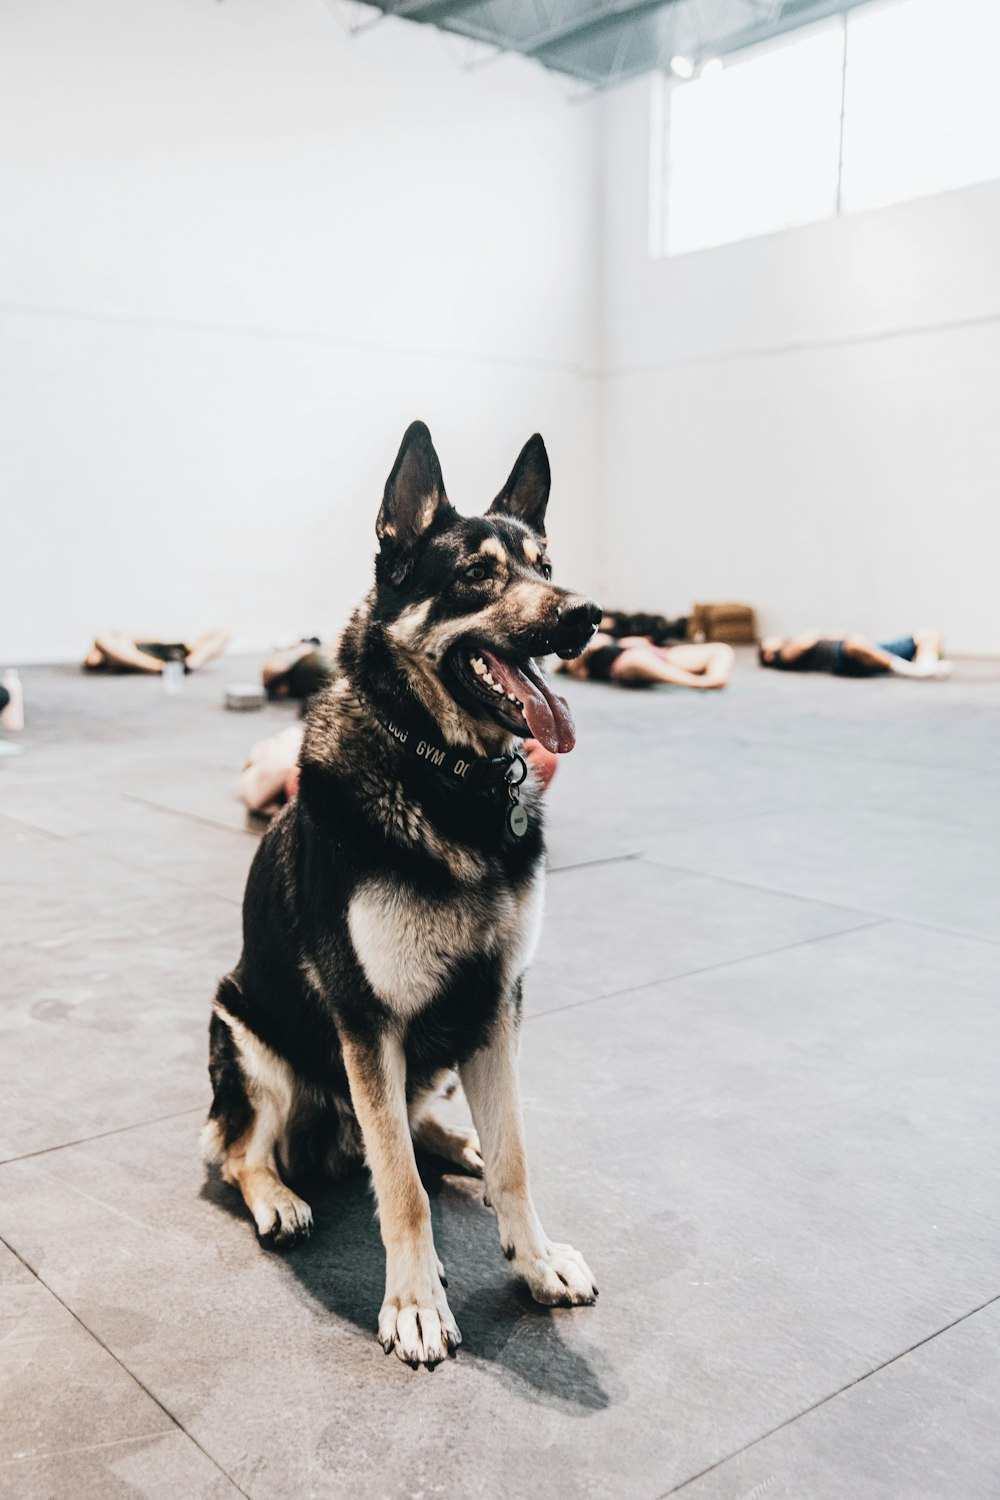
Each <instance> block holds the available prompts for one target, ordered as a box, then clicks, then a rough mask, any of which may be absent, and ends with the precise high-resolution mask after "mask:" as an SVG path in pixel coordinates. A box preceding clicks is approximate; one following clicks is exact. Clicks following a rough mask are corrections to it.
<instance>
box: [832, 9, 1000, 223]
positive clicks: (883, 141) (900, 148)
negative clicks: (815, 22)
mask: <svg viewBox="0 0 1000 1500" xmlns="http://www.w3.org/2000/svg"><path fill="white" fill-rule="evenodd" d="M847 24H848V31H847V89H846V95H845V108H844V164H843V179H842V184H841V207H842V209H843V211H844V212H852V211H854V210H856V209H865V208H880V207H882V206H883V205H885V204H887V203H898V202H899V201H900V200H902V199H906V198H920V197H923V196H925V195H926V194H930V193H941V192H946V191H948V190H949V189H951V188H959V187H967V186H968V185H969V184H970V183H974V182H984V181H987V180H989V179H990V178H995V177H1000V4H998V3H997V0H948V4H947V5H942V4H941V3H940V0H900V3H897V4H892V5H886V6H874V7H872V8H871V9H868V8H867V7H866V8H863V9H861V10H856V11H852V12H851V13H850V14H849V16H848V23H847Z"/></svg>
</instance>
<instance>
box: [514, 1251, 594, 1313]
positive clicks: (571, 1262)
mask: <svg viewBox="0 0 1000 1500" xmlns="http://www.w3.org/2000/svg"><path fill="white" fill-rule="evenodd" d="M511 1265H512V1269H513V1271H514V1272H515V1274H516V1275H518V1276H520V1277H522V1278H523V1280H524V1281H526V1282H527V1283H528V1290H529V1291H530V1293H531V1295H532V1296H533V1297H534V1299H535V1301H536V1302H541V1303H543V1304H544V1305H545V1306H546V1307H577V1306H579V1305H581V1304H583V1303H589V1302H594V1301H595V1300H596V1298H597V1287H596V1285H595V1284H594V1277H593V1274H592V1272H591V1270H590V1267H589V1266H588V1265H587V1262H586V1261H585V1260H584V1258H583V1256H582V1255H581V1254H580V1252H579V1250H574V1249H573V1246H572V1245H553V1244H552V1243H551V1242H549V1241H546V1242H545V1244H544V1245H543V1246H542V1248H541V1249H540V1250H536V1251H532V1252H529V1253H528V1254H526V1255H521V1254H519V1253H518V1252H517V1251H516V1250H515V1252H514V1254H513V1256H512V1257H511Z"/></svg>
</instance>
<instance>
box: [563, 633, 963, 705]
mask: <svg viewBox="0 0 1000 1500" xmlns="http://www.w3.org/2000/svg"><path fill="white" fill-rule="evenodd" d="M620 618H621V617H619V616H615V615H610V616H608V615H606V616H605V617H604V619H603V620H602V621H601V630H600V631H599V632H598V634H597V635H595V636H594V639H593V640H592V641H591V643H590V645H589V646H588V647H587V649H586V651H584V653H583V655H582V656H579V657H577V658H576V659H575V660H574V661H566V662H560V663H559V665H558V666H557V668H556V670H557V671H560V672H565V673H566V674H567V675H568V676H570V677H575V678H577V679H579V680H580V681H589V682H617V683H621V684H622V685H623V686H626V687H635V686H637V685H640V684H645V683H658V682H662V683H669V684H671V685H672V686H675V687H690V688H698V689H701V690H703V691H704V690H706V689H712V688H723V687H725V686H726V684H727V683H728V681H729V679H730V676H731V675H732V670H733V664H734V662H735V660H736V657H735V653H734V651H733V648H732V646H727V645H726V644H725V643H724V642H721V641H706V642H703V643H700V644H695V643H692V642H687V641H684V642H677V643H673V644H667V643H665V642H663V643H661V642H657V641H656V639H655V638H654V637H653V636H652V635H631V634H620V633H619V629H618V627H619V621H620ZM757 659H758V661H759V663H760V665H761V666H762V667H770V668H771V669H773V670H775V671H779V672H829V673H831V674H832V675H833V676H835V677H882V676H886V675H889V674H893V675H895V676H897V677H919V678H939V679H940V678H944V677H948V676H950V675H951V663H950V662H948V661H945V660H944V659H943V657H942V642H941V634H940V632H939V631H936V630H920V631H917V632H916V634H915V635H908V636H902V637H900V638H899V639H898V640H892V641H883V642H875V641H870V640H868V639H867V638H866V637H865V636H862V635H845V636H832V637H828V636H823V635H821V634H820V632H819V631H816V630H811V631H807V632H805V633H804V634H802V635H796V636H787V637H785V636H776V635H772V636H765V637H764V639H763V640H762V641H761V642H760V645H759V647H758V649H757Z"/></svg>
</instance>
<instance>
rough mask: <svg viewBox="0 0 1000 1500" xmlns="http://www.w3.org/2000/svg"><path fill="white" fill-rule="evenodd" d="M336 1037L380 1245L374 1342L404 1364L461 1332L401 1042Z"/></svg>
mask: <svg viewBox="0 0 1000 1500" xmlns="http://www.w3.org/2000/svg"><path fill="white" fill-rule="evenodd" d="M341 1044H342V1047H343V1053H344V1065H345V1067H346V1069H347V1078H348V1082H349V1084H350V1087H351V1102H352V1104H353V1105H354V1112H355V1114H356V1115H357V1117H358V1123H359V1124H360V1126H361V1133H362V1135H363V1136H364V1142H365V1153H366V1155H367V1157H368V1165H369V1167H370V1168H371V1174H372V1180H373V1181H374V1184H375V1197H376V1200H377V1202H378V1213H379V1221H380V1224H381V1229H382V1243H383V1244H384V1245H385V1299H384V1301H383V1303H382V1308H381V1311H380V1312H379V1318H378V1337H379V1342H380V1343H381V1345H382V1347H383V1349H384V1350H385V1352H386V1354H388V1353H389V1351H390V1350H391V1349H393V1348H394V1349H395V1350H396V1353H397V1354H398V1355H399V1358H400V1359H401V1360H404V1361H405V1362H406V1363H408V1364H427V1365H435V1364H437V1363H438V1362H439V1361H440V1360H442V1359H443V1358H444V1357H445V1355H446V1354H447V1353H448V1352H449V1351H453V1350H454V1349H456V1348H457V1346H458V1345H459V1344H460V1343H461V1342H462V1336H461V1334H460V1333H459V1331H458V1327H457V1325H456V1323H455V1319H454V1318H453V1317H452V1313H451V1308H450V1307H449V1306H448V1300H447V1298H446V1297H445V1294H444V1288H443V1286H442V1284H441V1263H440V1261H439V1260H438V1258H437V1254H436V1252H435V1249H434V1239H433V1236H432V1234H431V1211H430V1204H429V1202H428V1199H427V1194H426V1193H425V1191H424V1188H423V1184H422V1183H421V1181H420V1177H419V1175H418V1173H417V1163H416V1160H415V1158H414V1155H413V1142H412V1140H411V1139H410V1127H409V1122H408V1120H407V1113H406V1058H405V1055H404V1053H403V1046H402V1042H401V1041H400V1040H399V1038H398V1037H397V1036H393V1035H389V1036H386V1037H383V1038H382V1039H381V1041H379V1042H378V1043H373V1044H372V1045H371V1046H363V1045H361V1044H360V1043H358V1042H355V1041H352V1040H351V1039H350V1038H341Z"/></svg>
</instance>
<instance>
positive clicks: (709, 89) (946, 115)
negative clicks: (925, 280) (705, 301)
mask: <svg viewBox="0 0 1000 1500" xmlns="http://www.w3.org/2000/svg"><path fill="white" fill-rule="evenodd" d="M998 68H1000V0H949V3H948V5H947V6H943V5H942V4H941V3H940V0H889V3H886V4H873V5H862V6H859V7H858V8H857V9H854V10H851V11H849V12H848V13H847V15H846V16H840V17H838V18H837V19H835V20H833V21H830V22H826V23H823V24H822V25H820V26H815V27H811V28H809V29H808V31H805V32H802V33H799V34H797V35H796V36H795V37H794V39H792V40H785V41H783V42H781V43H779V44H778V45H776V46H771V47H769V48H768V49H766V50H763V49H761V50H758V51H756V52H755V53H753V54H752V55H750V56H748V57H746V58H745V59H743V60H742V61H736V62H733V63H731V64H729V65H728V66H727V67H725V68H724V69H722V71H721V72H720V71H716V72H715V73H713V75H712V76H705V77H702V78H698V79H696V80H694V81H693V82H691V83H685V84H675V85H673V86H672V87H671V89H670V100H669V128H668V130H667V150H666V153H665V155H666V163H665V171H664V168H663V166H662V165H661V166H657V167H655V168H654V170H655V171H656V172H657V175H658V179H659V177H660V174H662V175H663V178H664V183H663V185H664V187H665V189H666V191H665V193H664V194H662V197H661V202H663V204H664V208H665V212H664V214H663V220H664V222H663V229H664V233H663V236H662V245H663V248H665V250H666V252H667V254H669V255H678V254H682V253H684V252H685V251H690V250H699V249H705V248H707V247H708V246H711V245H722V244H727V243H730V242H732V241H734V240H742V239H748V238H750V237H752V236H754V235H760V234H770V233H773V232H775V231H776V230H782V229H790V228H792V227H793V226H795V225H799V224H808V223H811V222H815V221H816V220H819V219H826V218H830V217H832V216H833V215H834V214H837V213H850V212H854V211H857V210H861V209H868V208H877V207H881V206H884V205H885V204H889V203H895V202H899V201H900V200H902V199H906V198H916V197H921V196H924V195H926V194H930V193H939V192H944V191H946V190H948V189H950V188H956V187H965V186H968V185H969V184H970V183H974V182H983V181H987V180H989V179H991V178H1000V83H998V77H997V75H998ZM655 186H656V187H658V186H659V181H658V182H657V184H655ZM654 201H655V200H654Z"/></svg>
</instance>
